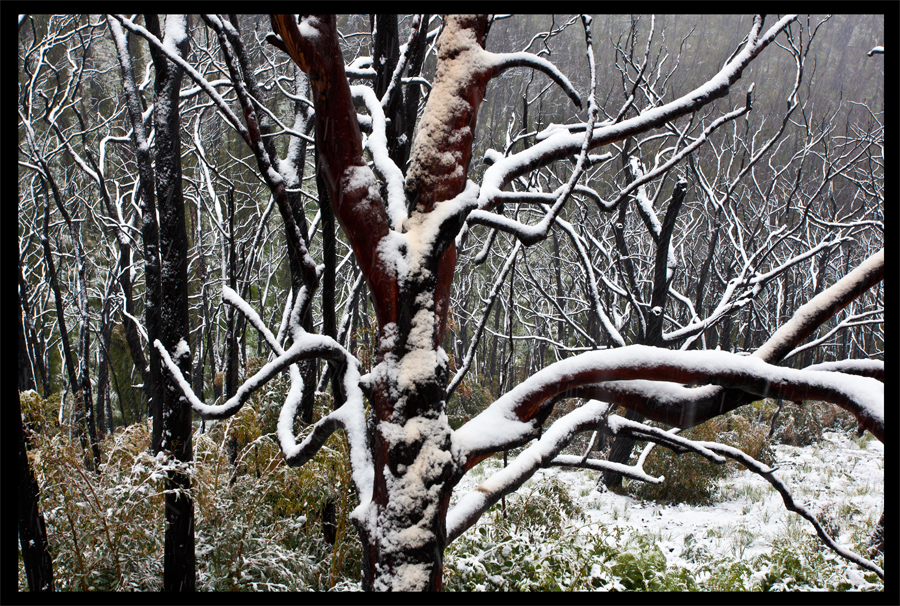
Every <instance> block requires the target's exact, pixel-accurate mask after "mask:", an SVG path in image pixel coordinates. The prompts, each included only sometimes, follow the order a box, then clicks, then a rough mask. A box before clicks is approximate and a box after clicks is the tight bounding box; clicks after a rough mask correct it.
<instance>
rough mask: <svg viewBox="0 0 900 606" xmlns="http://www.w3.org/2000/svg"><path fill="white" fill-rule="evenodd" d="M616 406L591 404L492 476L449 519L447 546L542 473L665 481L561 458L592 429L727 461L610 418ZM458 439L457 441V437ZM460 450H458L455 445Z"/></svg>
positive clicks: (633, 469)
mask: <svg viewBox="0 0 900 606" xmlns="http://www.w3.org/2000/svg"><path fill="white" fill-rule="evenodd" d="M611 408H612V405H611V404H608V403H606V402H600V401H598V400H591V401H589V402H587V403H586V404H584V405H583V406H580V407H579V408H576V409H575V410H573V411H572V412H570V413H568V414H567V415H565V416H563V417H562V418H561V419H559V420H557V421H556V422H555V423H553V425H551V426H550V427H549V428H548V429H547V430H546V431H544V432H543V434H542V435H541V437H540V438H539V439H538V440H536V441H535V442H534V443H532V444H531V445H530V446H529V447H528V448H526V449H525V450H524V451H522V453H521V454H519V456H517V457H516V458H515V459H514V460H513V461H512V463H510V465H508V466H507V467H504V468H503V469H501V470H500V471H498V472H496V473H495V474H493V475H492V476H490V477H489V478H488V479H487V480H485V481H484V482H482V483H481V485H480V486H478V487H477V488H476V489H475V490H472V491H471V492H469V493H467V494H465V495H463V496H462V497H461V498H460V500H459V501H458V502H457V504H456V506H455V507H454V508H453V509H451V510H450V511H449V512H448V514H447V542H448V543H449V542H451V541H453V540H454V539H455V538H456V537H458V536H459V535H461V534H462V533H463V532H465V531H466V529H467V528H469V527H470V526H472V524H474V523H475V522H476V521H478V518H479V517H481V514H483V513H484V512H485V511H487V510H488V509H489V508H490V507H491V505H493V504H494V503H496V502H497V501H499V500H500V499H501V498H502V497H503V496H504V495H507V494H510V493H511V492H514V491H516V490H517V489H518V488H519V487H520V486H522V484H524V483H525V482H526V481H527V480H528V479H529V478H531V476H533V475H534V474H535V472H537V470H538V469H540V468H541V467H549V466H551V465H564V466H573V467H590V468H593V469H613V468H615V469H616V470H617V471H621V472H622V473H623V474H624V475H628V476H629V477H633V478H635V479H638V480H643V481H648V482H651V483H654V484H658V483H660V482H661V481H662V480H663V478H654V477H652V476H649V475H647V474H646V473H644V471H643V469H642V467H641V465H642V463H641V464H639V465H637V466H634V467H631V466H627V465H617V464H615V463H609V462H608V461H597V460H593V459H585V458H584V457H576V456H566V455H563V456H558V454H559V452H560V451H561V450H562V449H563V448H565V447H566V446H567V445H568V444H569V442H571V440H572V438H573V437H574V436H575V434H576V433H579V432H582V431H587V430H589V429H593V428H596V429H599V430H600V431H603V432H604V433H607V434H610V435H620V434H621V435H627V436H629V437H633V438H635V439H638V440H651V441H654V442H657V443H660V444H663V445H665V446H667V447H669V448H672V449H674V450H680V451H688V450H690V451H692V452H696V453H697V454H700V455H701V456H704V457H706V458H707V459H709V460H711V461H713V462H715V463H719V464H721V463H724V462H725V459H724V458H723V457H722V456H720V455H718V454H716V453H715V452H713V451H712V449H710V448H707V447H706V446H705V445H704V444H697V443H695V442H691V441H690V440H687V439H685V438H682V437H680V436H676V435H673V434H671V433H669V432H665V431H663V430H661V429H658V428H655V427H649V426H647V425H643V424H641V423H637V422H635V421H631V420H629V419H626V418H624V417H620V416H618V415H612V416H610V415H609V411H610V409H611ZM454 437H455V436H454ZM454 446H455V445H454Z"/></svg>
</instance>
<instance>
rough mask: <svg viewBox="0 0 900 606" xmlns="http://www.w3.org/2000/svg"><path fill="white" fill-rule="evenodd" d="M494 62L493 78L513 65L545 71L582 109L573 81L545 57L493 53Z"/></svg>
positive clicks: (529, 54) (527, 54)
mask: <svg viewBox="0 0 900 606" xmlns="http://www.w3.org/2000/svg"><path fill="white" fill-rule="evenodd" d="M491 55H492V57H491V59H492V63H493V65H492V66H491V69H492V72H491V76H490V77H491V78H493V77H494V76H499V75H500V74H502V73H503V72H505V71H506V70H508V69H511V68H513V67H530V68H532V69H536V70H538V71H539V72H543V73H544V74H546V75H547V77H549V78H550V79H551V80H553V81H554V82H555V83H556V84H558V85H559V87H560V88H561V89H563V91H564V92H565V93H566V96H568V97H569V99H571V100H572V103H574V104H575V106H576V107H578V109H581V107H582V105H581V96H580V95H579V94H578V91H576V90H575V87H574V86H572V83H571V82H569V79H568V78H566V76H565V75H564V74H563V73H562V72H561V71H559V69H557V67H556V66H555V65H553V64H552V63H550V62H549V61H547V60H546V59H544V58H543V57H538V56H537V55H533V54H531V53H491Z"/></svg>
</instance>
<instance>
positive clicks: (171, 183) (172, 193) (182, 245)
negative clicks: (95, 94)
mask: <svg viewBox="0 0 900 606" xmlns="http://www.w3.org/2000/svg"><path fill="white" fill-rule="evenodd" d="M167 19H184V20H185V23H184V24H183V25H184V29H183V30H181V29H180V28H179V27H171V26H170V25H169V24H168V23H167V24H166V41H167V42H169V43H171V44H172V45H173V47H174V48H175V49H177V50H176V52H178V53H179V54H180V55H181V56H182V57H184V56H186V55H187V51H188V48H189V46H190V36H189V34H188V29H189V27H190V23H189V21H188V18H187V16H183V15H168V16H167ZM148 25H150V26H151V27H149V28H148V29H150V31H151V32H154V33H155V34H156V35H157V36H159V29H160V28H159V20H158V18H156V19H155V22H148ZM154 26H155V27H154ZM170 37H171V39H170ZM151 55H152V57H153V63H154V66H155V68H156V85H155V89H156V106H155V111H154V121H155V124H156V198H157V201H158V204H159V251H160V260H161V264H160V286H161V288H160V295H161V296H160V339H159V341H160V342H161V344H162V346H163V347H164V348H165V349H166V350H167V351H168V352H170V354H171V355H172V357H173V359H174V361H175V363H176V364H177V365H178V367H179V369H180V370H181V373H182V375H183V376H184V377H186V378H187V379H188V381H190V378H189V377H190V373H191V356H190V326H189V323H188V298H187V293H188V288H187V286H188V282H187V255H188V250H187V241H188V239H187V233H186V230H185V213H184V195H183V193H182V185H181V182H182V172H181V136H180V131H181V116H180V114H179V111H178V94H179V91H180V89H181V79H182V74H183V70H182V69H181V68H180V67H178V66H177V65H175V64H173V63H171V62H169V61H168V60H167V59H166V58H165V57H164V56H163V55H162V54H161V53H160V52H159V51H155V50H151ZM161 376H162V379H163V381H162V384H161V386H162V387H163V389H162V390H161V391H162V406H161V411H160V412H161V415H160V420H161V421H162V422H161V423H160V425H161V427H160V429H161V441H160V448H161V449H162V450H163V451H164V452H166V453H168V454H170V455H171V456H172V457H173V458H174V460H175V461H177V462H180V463H190V461H191V460H192V459H193V448H192V443H191V437H192V436H191V434H192V429H193V427H192V424H191V414H192V413H191V407H190V405H189V404H188V403H187V402H186V401H185V398H184V394H183V392H182V390H181V388H180V387H179V386H178V385H177V384H176V382H175V380H174V379H173V378H172V376H171V374H170V373H161ZM154 425H156V423H154ZM190 487H191V481H190V477H189V476H188V475H187V474H186V473H183V472H181V471H170V472H168V474H167V478H166V496H165V508H166V509H165V511H166V531H165V546H164V556H163V589H164V590H165V591H193V590H194V586H195V581H196V578H195V570H194V503H193V501H192V500H191V498H190V496H189V495H188V494H187V492H186V491H188V490H190Z"/></svg>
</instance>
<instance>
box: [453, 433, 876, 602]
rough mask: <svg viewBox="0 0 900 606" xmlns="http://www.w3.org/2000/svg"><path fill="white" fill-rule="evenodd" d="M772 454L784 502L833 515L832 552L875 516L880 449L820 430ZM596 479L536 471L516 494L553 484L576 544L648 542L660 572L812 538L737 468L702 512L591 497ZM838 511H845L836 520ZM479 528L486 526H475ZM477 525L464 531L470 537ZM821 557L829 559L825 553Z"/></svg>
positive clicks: (859, 583)
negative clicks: (571, 509) (795, 537)
mask: <svg viewBox="0 0 900 606" xmlns="http://www.w3.org/2000/svg"><path fill="white" fill-rule="evenodd" d="M657 448H658V447H657ZM774 450H775V453H776V463H775V466H776V467H777V471H776V475H777V476H778V477H780V478H781V479H782V480H783V481H784V482H785V484H786V485H787V486H788V488H789V490H790V491H791V493H792V494H793V495H794V498H795V499H796V500H798V501H803V502H805V503H807V504H808V506H809V507H810V508H811V509H812V510H813V511H815V512H817V513H818V514H819V517H820V518H821V513H822V512H823V510H826V509H829V508H830V509H831V510H832V511H834V512H835V514H836V515H837V516H838V519H837V520H836V521H837V522H839V524H840V527H841V530H840V532H839V534H838V536H835V537H834V538H835V540H836V541H837V542H838V543H839V544H844V545H848V546H849V544H850V543H851V542H852V541H853V539H852V536H851V529H852V528H854V527H856V528H860V527H862V528H864V529H866V532H868V531H869V530H871V528H872V526H873V525H874V523H875V521H877V519H878V516H879V515H880V514H881V511H882V508H883V499H884V445H883V444H881V443H880V442H878V441H877V440H868V441H866V442H865V443H864V445H863V446H859V445H858V444H857V442H855V441H854V440H852V439H850V438H849V437H848V436H847V434H845V433H838V432H830V431H826V432H825V433H824V436H823V440H822V441H821V442H819V443H817V444H814V445H811V446H807V447H802V448H801V447H794V446H787V445H775V446H774ZM501 465H502V461H500V460H499V459H498V458H497V457H494V458H493V459H488V460H486V461H484V462H482V463H480V464H479V466H476V468H475V469H473V470H472V471H471V472H470V473H469V474H468V475H467V476H465V477H464V478H463V479H462V481H461V482H460V484H459V485H458V486H457V487H456V490H455V492H454V495H453V497H452V499H451V504H450V507H451V509H452V508H453V507H454V506H456V505H458V504H459V503H460V502H461V497H460V495H466V496H468V494H471V492H470V491H471V490H473V489H474V488H475V487H476V486H477V485H478V483H479V482H480V481H481V479H482V478H483V476H484V475H485V474H487V475H492V474H493V473H496V472H498V471H499V470H500V467H501ZM599 477H600V474H599V472H596V471H584V470H571V469H567V468H555V467H553V468H548V469H541V470H539V471H538V472H537V473H536V474H535V476H534V478H532V480H530V481H529V483H527V484H526V485H525V486H524V487H523V488H520V489H519V492H523V491H527V490H528V487H529V486H533V485H534V484H539V483H541V482H543V481H545V480H547V479H549V478H557V479H559V480H561V481H562V482H563V483H564V484H565V485H566V486H567V487H568V492H569V495H570V496H571V497H572V499H573V500H574V501H575V503H576V504H577V505H579V506H580V507H581V508H582V509H583V511H584V514H585V520H584V521H582V522H573V523H577V527H578V534H579V535H580V536H582V537H584V538H585V539H587V538H589V537H592V536H596V535H597V534H598V533H602V536H603V537H604V540H605V541H606V542H608V543H609V542H616V543H617V544H618V545H619V546H620V547H622V548H625V547H627V545H628V543H629V542H631V541H632V540H633V537H635V536H636V535H644V536H647V537H651V538H653V539H654V541H655V543H656V545H657V546H658V547H659V549H660V551H661V552H662V553H663V555H664V556H665V558H666V562H667V565H668V566H670V567H672V566H677V567H683V568H686V569H687V570H689V571H696V573H697V574H698V575H699V574H702V573H703V571H702V566H703V564H704V563H705V562H731V561H742V562H745V563H748V562H749V561H750V560H752V559H753V558H754V557H756V556H758V555H760V554H765V553H769V552H771V550H772V548H773V542H774V541H775V540H776V539H778V538H783V537H784V536H785V533H786V532H788V531H790V530H791V529H794V532H797V531H799V532H800V533H803V534H809V535H812V536H815V532H814V530H813V527H812V525H811V524H809V523H808V522H807V521H806V520H803V519H802V518H801V517H800V516H799V515H795V514H793V513H791V512H789V511H787V510H786V509H785V508H784V504H783V502H782V499H781V496H780V495H779V494H778V493H777V492H776V491H775V490H774V489H773V488H772V487H771V486H770V485H769V484H768V482H766V481H765V480H764V479H763V478H761V477H759V476H758V475H756V474H754V473H752V472H750V471H747V470H743V469H741V470H739V471H737V472H736V473H735V474H734V475H732V476H730V477H727V478H724V479H722V480H721V481H720V482H719V488H718V493H717V495H716V497H715V500H716V501H717V502H716V503H715V504H714V505H710V506H693V505H685V504H678V505H665V504H659V503H655V502H653V501H645V502H642V501H639V500H637V499H635V498H632V497H631V496H628V495H619V494H615V493H613V492H609V491H607V490H605V489H604V488H602V487H601V489H600V490H598V486H597V482H598V480H599ZM839 511H847V512H849V513H848V514H844V515H841V514H838V513H837V512H839ZM482 523H487V522H486V521H481V522H479V524H482ZM477 526H478V524H476V525H475V526H473V527H472V528H471V529H469V530H468V531H467V532H473V531H474V529H475V528H476V527H477ZM620 531H621V534H620ZM815 540H816V541H818V538H817V537H816V538H815ZM474 555H476V556H477V554H474ZM825 558H826V559H832V558H837V556H835V555H834V554H832V553H831V552H828V551H827V549H826V554H825ZM763 573H765V570H761V571H756V574H757V575H759V574H763ZM705 574H708V573H705ZM843 574H844V576H845V579H844V580H846V581H847V582H849V583H851V584H853V585H854V586H855V587H856V588H857V589H858V588H866V587H868V588H871V585H869V584H868V583H866V582H865V580H864V579H863V578H862V575H861V574H860V572H859V569H857V568H856V567H855V565H850V564H848V565H847V566H846V568H845V569H844V572H843ZM783 583H784V584H785V585H784V587H783V589H787V590H792V589H802V587H801V586H798V584H797V581H794V580H792V579H784V581H783ZM792 583H793V584H792Z"/></svg>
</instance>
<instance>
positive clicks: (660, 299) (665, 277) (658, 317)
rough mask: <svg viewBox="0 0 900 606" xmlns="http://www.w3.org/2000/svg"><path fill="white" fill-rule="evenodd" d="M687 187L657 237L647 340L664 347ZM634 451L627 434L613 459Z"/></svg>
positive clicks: (679, 190) (611, 477)
mask: <svg viewBox="0 0 900 606" xmlns="http://www.w3.org/2000/svg"><path fill="white" fill-rule="evenodd" d="M686 186H687V183H685V182H684V181H679V182H678V183H676V184H675V190H674V191H673V192H672V199H671V200H670V201H669V207H668V209H666V216H665V218H664V219H663V223H662V228H661V229H660V233H659V236H658V237H657V238H656V240H657V241H656V266H655V267H654V272H653V292H652V293H651V295H650V313H648V314H646V315H645V317H646V318H647V323H646V325H647V328H646V330H645V332H644V339H643V341H644V343H643V344H644V345H650V346H652V347H662V346H663V338H662V330H663V320H664V319H665V308H666V298H667V297H668V293H669V284H670V283H671V282H672V276H670V275H669V267H668V258H669V242H670V241H671V239H672V231H673V230H674V229H675V220H676V219H677V218H678V211H679V210H681V204H682V202H684V196H685V187H686ZM623 206H624V205H623ZM625 418H626V419H629V420H631V421H637V422H638V423H640V422H643V420H644V417H643V415H641V414H640V413H639V412H636V411H634V410H631V409H629V410H627V411H625ZM632 450H634V440H632V439H630V438H627V437H624V436H621V437H618V438H616V439H615V440H614V441H613V443H612V446H611V447H610V450H609V460H610V461H611V462H614V463H627V462H628V458H629V457H630V456H631V451H632ZM603 483H604V484H605V485H606V486H610V487H614V486H621V485H622V474H620V473H618V472H615V471H604V472H603Z"/></svg>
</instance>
